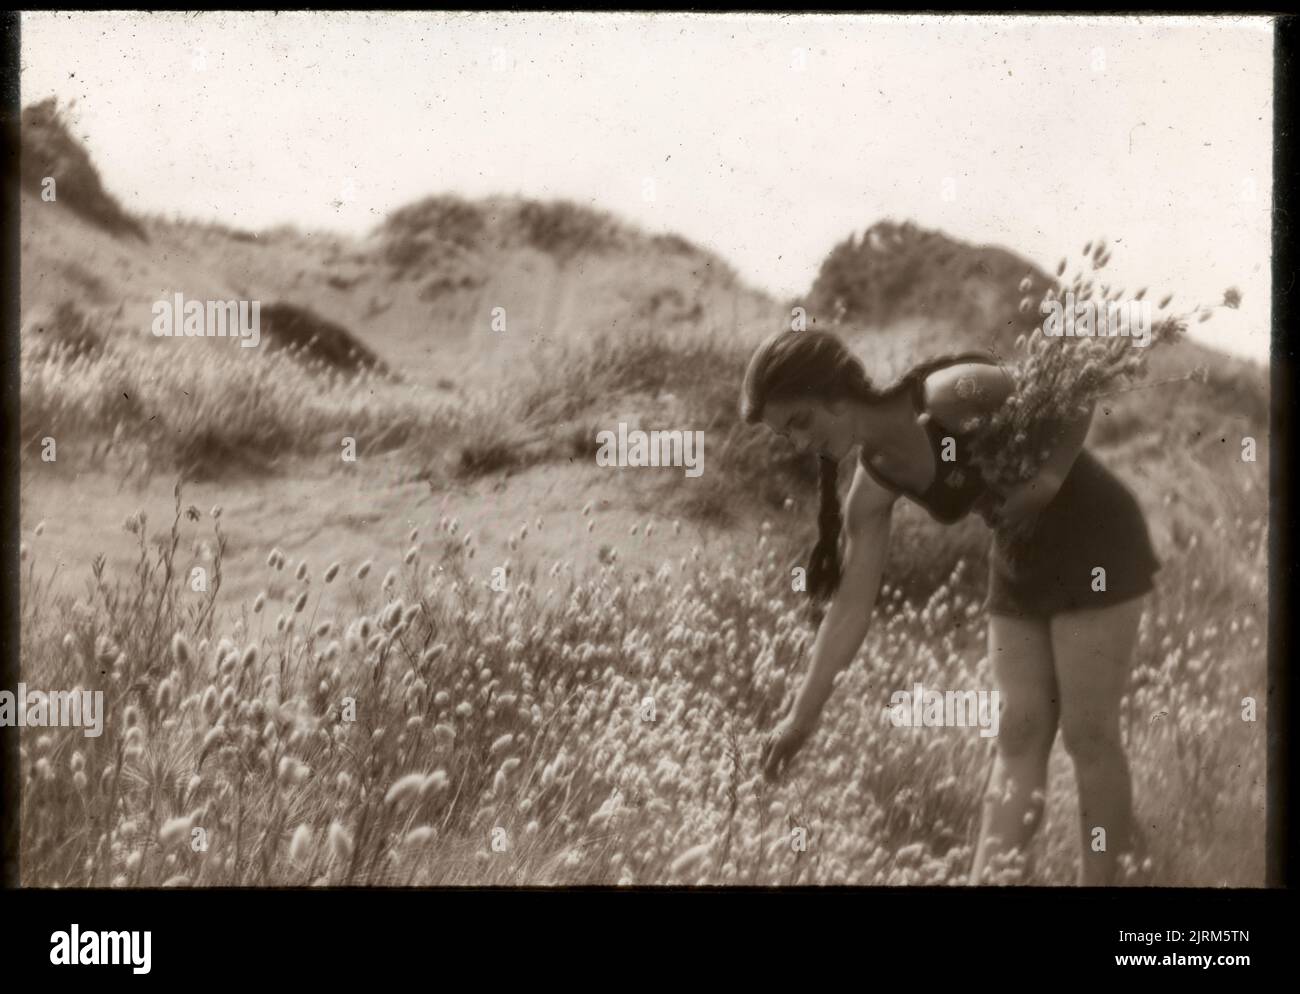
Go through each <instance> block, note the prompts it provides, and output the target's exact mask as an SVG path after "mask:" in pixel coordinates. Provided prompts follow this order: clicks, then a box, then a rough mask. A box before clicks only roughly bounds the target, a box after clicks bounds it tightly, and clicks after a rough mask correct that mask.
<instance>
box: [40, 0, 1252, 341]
mask: <svg viewBox="0 0 1300 994" xmlns="http://www.w3.org/2000/svg"><path fill="white" fill-rule="evenodd" d="M22 30H23V71H22V85H23V101H24V103H29V102H32V101H35V100H39V99H42V98H44V97H46V96H48V95H50V94H57V95H58V96H59V97H60V98H62V99H63V100H64V101H66V100H70V99H72V98H75V99H76V101H77V103H76V108H75V112H74V115H73V120H74V122H75V125H76V128H77V131H78V134H79V135H80V136H81V137H83V138H84V140H85V141H86V143H87V145H88V146H89V149H90V152H91V155H92V156H93V157H94V159H95V161H96V163H97V165H98V166H99V169H100V171H101V174H102V175H103V178H104V181H105V183H106V185H107V186H108V187H109V189H110V190H111V191H113V192H114V193H115V194H117V195H118V196H119V197H120V198H121V199H122V200H123V201H124V203H125V204H126V205H127V206H128V207H130V208H133V209H136V210H151V211H162V212H165V213H169V214H171V213H178V214H180V215H184V216H192V217H200V218H213V219H218V220H221V221H223V222H225V223H227V224H231V225H235V226H239V227H247V228H255V229H256V228H261V227H265V226H269V225H273V224H276V223H279V222H286V221H287V222H292V223H295V224H298V225H299V226H300V227H306V228H315V227H327V228H332V229H336V230H341V231H350V232H357V233H361V232H365V231H367V230H369V229H370V227H371V226H372V225H373V224H374V223H375V222H376V221H378V220H379V219H380V218H381V217H382V216H383V215H384V214H386V213H387V212H389V211H391V210H392V209H394V208H396V207H399V206H401V205H402V204H404V203H408V202H410V201H412V200H415V199H418V198H420V197H423V196H426V195H428V194H431V193H439V192H454V193H459V194H463V195H469V196H476V195H483V194H492V193H518V194H522V195H525V196H530V197H539V198H550V197H564V198H569V199H573V200H577V201H579V202H582V203H587V204H591V205H594V206H597V207H600V208H604V209H607V210H610V211H613V212H614V213H616V214H618V215H620V216H621V217H623V218H624V219H626V220H629V221H631V222H633V223H636V224H638V225H640V226H642V227H644V228H646V229H648V230H651V231H675V232H678V233H680V234H682V235H684V236H685V237H687V238H689V239H691V240H693V241H695V242H697V243H699V244H701V245H704V246H706V247H708V248H710V249H712V250H714V251H716V252H718V253H720V254H721V255H722V256H724V257H725V258H726V259H727V260H728V261H729V262H730V263H731V264H732V265H734V266H735V267H736V268H737V270H738V271H739V272H740V274H741V275H742V277H744V278H745V279H746V280H748V281H749V282H751V283H753V284H755V285H757V286H759V287H762V288H764V289H767V290H769V291H771V292H773V293H774V294H777V295H779V296H782V297H785V296H791V295H795V294H799V293H802V292H804V291H806V290H807V289H808V287H809V286H810V284H811V282H812V280H813V279H814V277H815V276H816V273H817V268H818V265H819V264H820V262H821V260H822V259H823V258H824V257H825V255H826V253H827V251H828V250H829V249H830V248H831V247H832V246H833V245H834V244H835V243H836V242H837V241H839V240H841V239H842V238H844V237H846V236H847V235H848V234H850V233H851V232H853V231H855V230H861V229H863V228H865V227H867V226H868V225H870V224H871V223H873V222H874V221H876V220H878V219H880V218H882V217H893V218H896V219H904V218H910V219H913V220H915V221H916V222H917V223H919V224H921V225H923V226H926V227H937V228H940V229H942V230H944V231H946V232H948V233H949V234H951V235H954V236H956V237H959V238H963V239H968V240H971V241H975V242H979V243H994V244H1001V245H1004V246H1006V247H1008V248H1011V249H1013V250H1015V251H1017V252H1019V253H1022V254H1024V255H1026V256H1028V257H1029V258H1031V259H1032V260H1034V261H1035V262H1037V263H1039V264H1040V265H1042V266H1043V267H1045V268H1050V267H1052V266H1054V265H1055V263H1056V261H1057V260H1058V259H1059V258H1060V256H1061V255H1063V254H1065V253H1067V252H1069V253H1077V252H1078V251H1079V249H1080V248H1081V247H1082V245H1083V243H1084V242H1086V241H1087V240H1089V239H1090V238H1094V237H1096V236H1098V235H1105V236H1107V237H1108V238H1109V239H1110V240H1111V241H1112V242H1113V243H1118V244H1117V245H1116V250H1115V252H1114V254H1113V257H1112V261H1111V263H1110V267H1109V268H1110V270H1111V271H1112V273H1113V274H1114V276H1115V278H1116V281H1117V282H1118V283H1120V284H1123V285H1127V286H1130V287H1136V286H1137V285H1139V284H1141V283H1150V284H1151V285H1152V286H1153V287H1155V288H1156V292H1158V291H1173V292H1174V293H1175V294H1176V300H1178V301H1181V302H1182V303H1183V304H1184V305H1185V306H1187V307H1189V308H1190V306H1191V305H1192V304H1194V303H1197V302H1207V303H1209V302H1215V301H1218V300H1219V299H1221V294H1222V291H1223V290H1224V288H1226V287H1227V286H1229V285H1235V286H1237V287H1238V288H1240V289H1241V291H1242V292H1243V294H1244V301H1243V304H1242V307H1241V309H1240V310H1239V311H1235V312H1234V311H1227V310H1220V311H1218V312H1216V316H1215V318H1214V319H1213V320H1212V321H1210V322H1209V323H1208V324H1205V325H1199V326H1197V328H1196V332H1197V334H1198V335H1199V336H1200V337H1202V338H1204V339H1206V340H1207V341H1210V342H1212V343H1214V344H1217V345H1219V346H1220V347H1223V348H1226V349H1230V350H1231V351H1234V352H1237V353H1239V354H1243V355H1250V356H1254V357H1258V358H1261V359H1263V358H1266V357H1267V355H1268V322H1269V313H1270V309H1269V299H1268V298H1269V294H1270V273H1269V267H1270V248H1269V241H1270V224H1271V220H1270V209H1269V204H1270V200H1271V196H1272V166H1271V157H1272V121H1273V101H1272V72H1273V67H1272V45H1273V42H1272V25H1271V23H1270V22H1269V21H1267V20H1265V19H1262V18H1260V19H1236V18H1159V17H1147V18H1102V17H1093V18H1078V19H1075V18H1069V19H1067V18H1057V17H1042V18H1030V17H1003V18H994V17H989V18H958V17H939V16H932V17H897V16H895V17H888V16H883V15H882V16H863V17H852V18H850V17H841V16H821V17H813V16H806V15H787V16H782V17H778V16H762V15H753V14H744V15H741V14H735V15H725V16H723V15H715V16H709V15H684V14H683V15H673V14H661V15H646V14H638V15H594V14H566V15H552V14H499V13H493V14H445V13H443V14H438V13H434V14H375V13H360V14H358V13H317V14H308V13H287V14H279V15H278V16H277V15H272V14H255V13H226V14H200V15H197V16H189V17H186V16H183V15H179V14H137V13H126V14H26V15H24V17H23V21H22Z"/></svg>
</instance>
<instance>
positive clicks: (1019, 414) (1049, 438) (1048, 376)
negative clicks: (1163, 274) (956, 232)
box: [963, 239, 1241, 489]
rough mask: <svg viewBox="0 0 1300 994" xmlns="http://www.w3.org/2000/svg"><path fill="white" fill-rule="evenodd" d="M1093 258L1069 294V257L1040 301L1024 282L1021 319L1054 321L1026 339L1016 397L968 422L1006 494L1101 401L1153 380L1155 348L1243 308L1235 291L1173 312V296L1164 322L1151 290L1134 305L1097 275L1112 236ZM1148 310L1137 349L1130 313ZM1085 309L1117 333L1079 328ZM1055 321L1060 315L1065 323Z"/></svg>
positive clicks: (984, 468) (1086, 251)
mask: <svg viewBox="0 0 1300 994" xmlns="http://www.w3.org/2000/svg"><path fill="white" fill-rule="evenodd" d="M1083 257H1084V262H1083V265H1081V266H1080V267H1079V271H1078V272H1077V273H1076V274H1075V276H1074V279H1073V282H1072V283H1071V284H1070V286H1068V287H1067V288H1065V289H1062V288H1061V285H1060V283H1059V280H1060V278H1061V277H1062V276H1063V275H1064V273H1065V270H1066V268H1067V260H1066V259H1062V260H1061V262H1060V264H1059V265H1058V266H1057V268H1056V276H1057V279H1056V280H1055V281H1051V283H1050V285H1048V286H1046V287H1044V288H1043V292H1042V295H1041V296H1040V297H1039V299H1038V300H1037V301H1035V300H1034V298H1033V296H1032V291H1033V290H1034V289H1035V287H1034V278H1033V277H1032V276H1026V277H1025V278H1024V279H1023V280H1021V281H1020V286H1019V290H1020V293H1021V294H1023V295H1024V296H1023V297H1022V298H1021V301H1020V312H1021V314H1024V315H1029V314H1031V313H1032V311H1033V309H1034V308H1035V307H1037V309H1038V311H1039V312H1040V313H1045V314H1047V315H1048V317H1047V319H1046V320H1044V321H1043V322H1042V323H1041V324H1039V325H1038V326H1037V327H1035V328H1034V329H1033V330H1032V331H1031V332H1030V333H1029V334H1028V335H1027V336H1026V335H1021V336H1019V337H1018V338H1017V339H1016V351H1017V356H1016V357H1015V358H1014V359H1013V360H1012V361H1011V362H1009V363H1007V364H1006V366H1005V367H1004V368H1005V369H1006V371H1007V372H1008V373H1009V374H1010V375H1011V377H1012V379H1013V381H1014V387H1013V389H1012V392H1011V393H1010V394H1009V395H1008V396H1007V398H1006V400H1005V401H1004V402H1003V403H1002V405H1001V406H1000V407H999V408H998V409H996V410H995V411H993V412H992V413H990V414H987V415H984V416H983V417H978V418H972V419H970V421H968V422H967V423H966V424H965V425H963V428H965V429H966V430H968V431H972V432H974V435H973V440H972V443H971V444H972V450H971V459H972V461H973V462H974V463H975V465H976V466H977V467H979V469H980V471H981V473H982V474H983V475H984V478H985V479H986V480H987V481H988V482H989V484H990V485H991V486H993V487H995V488H997V489H1008V488H1010V487H1014V486H1015V485H1017V484H1018V483H1020V482H1022V481H1025V480H1029V479H1032V478H1033V477H1034V476H1035V475H1036V474H1037V473H1038V471H1039V468H1040V466H1041V465H1042V463H1043V461H1044V460H1046V459H1047V458H1048V456H1049V455H1050V453H1051V451H1052V448H1053V445H1054V443H1055V442H1056V440H1057V438H1058V436H1059V434H1060V431H1061V429H1062V428H1063V427H1064V426H1065V425H1066V424H1068V423H1069V422H1072V421H1076V420H1077V419H1079V418H1081V417H1083V416H1085V415H1086V414H1087V413H1088V411H1089V410H1090V408H1091V406H1092V405H1093V404H1094V403H1095V402H1096V401H1097V400H1098V399H1099V398H1101V397H1103V396H1106V395H1108V394H1113V393H1118V392H1120V391H1121V390H1123V389H1127V388H1129V387H1128V386H1126V385H1131V384H1133V383H1135V382H1136V381H1138V380H1141V379H1144V378H1145V377H1146V376H1147V359H1148V356H1149V354H1150V351H1151V348H1152V347H1155V346H1159V345H1162V344H1164V343H1166V342H1170V341H1174V340H1176V339H1178V338H1179V337H1181V336H1182V334H1183V333H1184V332H1185V331H1186V330H1187V328H1188V326H1189V324H1190V323H1191V322H1192V321H1193V320H1196V321H1207V320H1209V318H1210V317H1211V316H1212V314H1213V309H1214V307H1233V308H1235V307H1236V306H1237V305H1238V304H1239V303H1240V302H1241V294H1240V292H1239V291H1237V290H1236V289H1235V288H1229V289H1228V290H1227V291H1225V292H1224V295H1223V301H1222V303H1220V304H1215V305H1211V306H1201V305H1198V306H1197V307H1196V309H1195V310H1193V311H1192V312H1191V313H1190V314H1164V313H1163V312H1164V311H1165V309H1166V308H1167V307H1168V305H1169V302H1170V300H1171V299H1172V297H1173V295H1172V294H1169V295H1167V296H1165V298H1164V299H1163V300H1161V301H1160V303H1159V305H1158V307H1157V308H1156V310H1157V311H1159V312H1162V313H1161V314H1160V315H1159V316H1158V317H1157V316H1155V315H1150V307H1151V305H1150V304H1149V303H1145V302H1144V298H1145V297H1146V292H1147V291H1146V288H1143V289H1141V290H1139V291H1138V292H1137V293H1136V294H1135V295H1133V297H1132V298H1131V299H1126V298H1125V297H1124V291H1123V289H1112V288H1111V287H1110V286H1108V285H1107V284H1105V283H1101V282H1100V277H1099V276H1097V275H1093V274H1097V273H1099V271H1100V270H1102V269H1104V268H1105V266H1106V263H1107V262H1109V261H1110V251H1109V249H1108V248H1107V247H1106V242H1105V240H1104V239H1101V240H1098V241H1097V242H1095V243H1093V242H1089V243H1088V244H1087V245H1085V246H1084V247H1083ZM1088 264H1090V265H1091V274H1089V275H1088V276H1087V277H1086V278H1085V274H1084V266H1086V265H1088ZM1138 307H1144V308H1146V311H1145V313H1146V314H1147V315H1148V316H1149V317H1150V320H1149V321H1148V322H1147V324H1149V329H1148V330H1149V336H1150V337H1149V340H1148V341H1147V342H1146V345H1145V346H1144V347H1136V346H1135V342H1134V338H1133V336H1132V334H1129V333H1128V332H1129V331H1130V330H1131V329H1130V328H1129V325H1128V324H1127V323H1125V322H1126V315H1127V316H1132V315H1133V314H1135V313H1137V311H1136V310H1135V308H1138ZM1066 308H1069V309H1070V310H1068V311H1066V314H1067V318H1066V320H1067V322H1068V327H1067V328H1064V329H1063V328H1061V327H1060V315H1061V313H1062V311H1063V310H1065V309H1066ZM1076 308H1078V309H1082V310H1083V311H1084V313H1085V314H1091V315H1100V317H1099V318H1098V320H1106V321H1107V324H1108V328H1107V329H1104V330H1102V331H1100V333H1099V332H1098V329H1096V328H1094V327H1093V326H1092V322H1088V323H1087V327H1086V330H1085V328H1084V327H1082V326H1081V327H1079V329H1078V331H1077V332H1076V331H1075V328H1074V317H1073V314H1072V313H1071V312H1072V311H1073V310H1074V309H1076ZM1053 317H1055V318H1056V319H1057V320H1056V322H1055V324H1054V321H1053ZM1112 319H1116V321H1117V323H1118V324H1119V326H1120V327H1122V328H1124V329H1125V331H1124V332H1123V333H1121V334H1115V333H1113V332H1114V330H1115V327H1116V325H1114V324H1111V323H1110V322H1111V320H1112ZM1081 325H1082V322H1081ZM1144 327H1145V326H1144ZM1207 375H1208V370H1206V369H1204V368H1198V369H1197V370H1196V371H1194V372H1193V373H1192V374H1190V375H1188V376H1184V377H1178V378H1177V379H1182V380H1186V379H1199V380H1201V381H1204V379H1205V377H1206V376H1207ZM1171 382H1173V381H1171Z"/></svg>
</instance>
